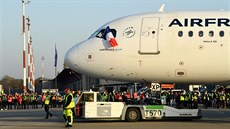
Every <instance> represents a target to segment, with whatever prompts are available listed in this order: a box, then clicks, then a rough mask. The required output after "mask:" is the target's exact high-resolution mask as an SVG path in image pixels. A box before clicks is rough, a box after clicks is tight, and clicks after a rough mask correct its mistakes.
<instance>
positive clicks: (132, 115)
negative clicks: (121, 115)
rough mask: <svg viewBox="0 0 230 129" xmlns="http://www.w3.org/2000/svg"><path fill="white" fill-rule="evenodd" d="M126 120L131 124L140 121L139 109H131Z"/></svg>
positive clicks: (126, 115)
mask: <svg viewBox="0 0 230 129" xmlns="http://www.w3.org/2000/svg"><path fill="white" fill-rule="evenodd" d="M125 119H126V120H127V121H129V122H136V121H138V120H139V119H140V111H139V110H138V109H137V108H129V109H128V110H127V112H126V114H125Z"/></svg>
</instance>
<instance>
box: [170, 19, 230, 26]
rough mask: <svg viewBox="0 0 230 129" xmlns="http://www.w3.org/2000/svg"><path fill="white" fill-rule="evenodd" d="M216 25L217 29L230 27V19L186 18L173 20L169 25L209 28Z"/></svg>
mask: <svg viewBox="0 0 230 129" xmlns="http://www.w3.org/2000/svg"><path fill="white" fill-rule="evenodd" d="M211 25H215V26H217V27H225V26H226V27H230V19H228V18H205V19H201V18H185V19H183V20H182V19H177V18H175V19H173V20H172V22H171V23H170V24H169V27H172V26H178V27H209V26H211Z"/></svg>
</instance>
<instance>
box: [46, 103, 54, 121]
mask: <svg viewBox="0 0 230 129" xmlns="http://www.w3.org/2000/svg"><path fill="white" fill-rule="evenodd" d="M49 109H50V107H49V105H47V104H45V112H46V119H48V118H49V116H53V114H52V113H50V110H49Z"/></svg>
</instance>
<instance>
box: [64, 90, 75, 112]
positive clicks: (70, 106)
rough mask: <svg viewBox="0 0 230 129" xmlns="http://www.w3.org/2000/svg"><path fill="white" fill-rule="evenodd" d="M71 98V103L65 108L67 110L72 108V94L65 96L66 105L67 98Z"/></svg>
mask: <svg viewBox="0 0 230 129" xmlns="http://www.w3.org/2000/svg"><path fill="white" fill-rule="evenodd" d="M69 96H71V102H70V104H69V105H67V106H66V108H67V109H71V108H74V98H73V94H72V93H69V94H68V95H66V96H65V104H66V103H67V100H68V99H67V98H68V97H69Z"/></svg>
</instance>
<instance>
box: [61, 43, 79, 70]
mask: <svg viewBox="0 0 230 129" xmlns="http://www.w3.org/2000/svg"><path fill="white" fill-rule="evenodd" d="M64 64H65V66H67V67H69V68H70V69H72V70H74V71H76V70H77V67H78V45H76V46H74V47H72V48H71V49H70V50H69V51H68V52H67V53H66V55H65V59H64Z"/></svg>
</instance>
